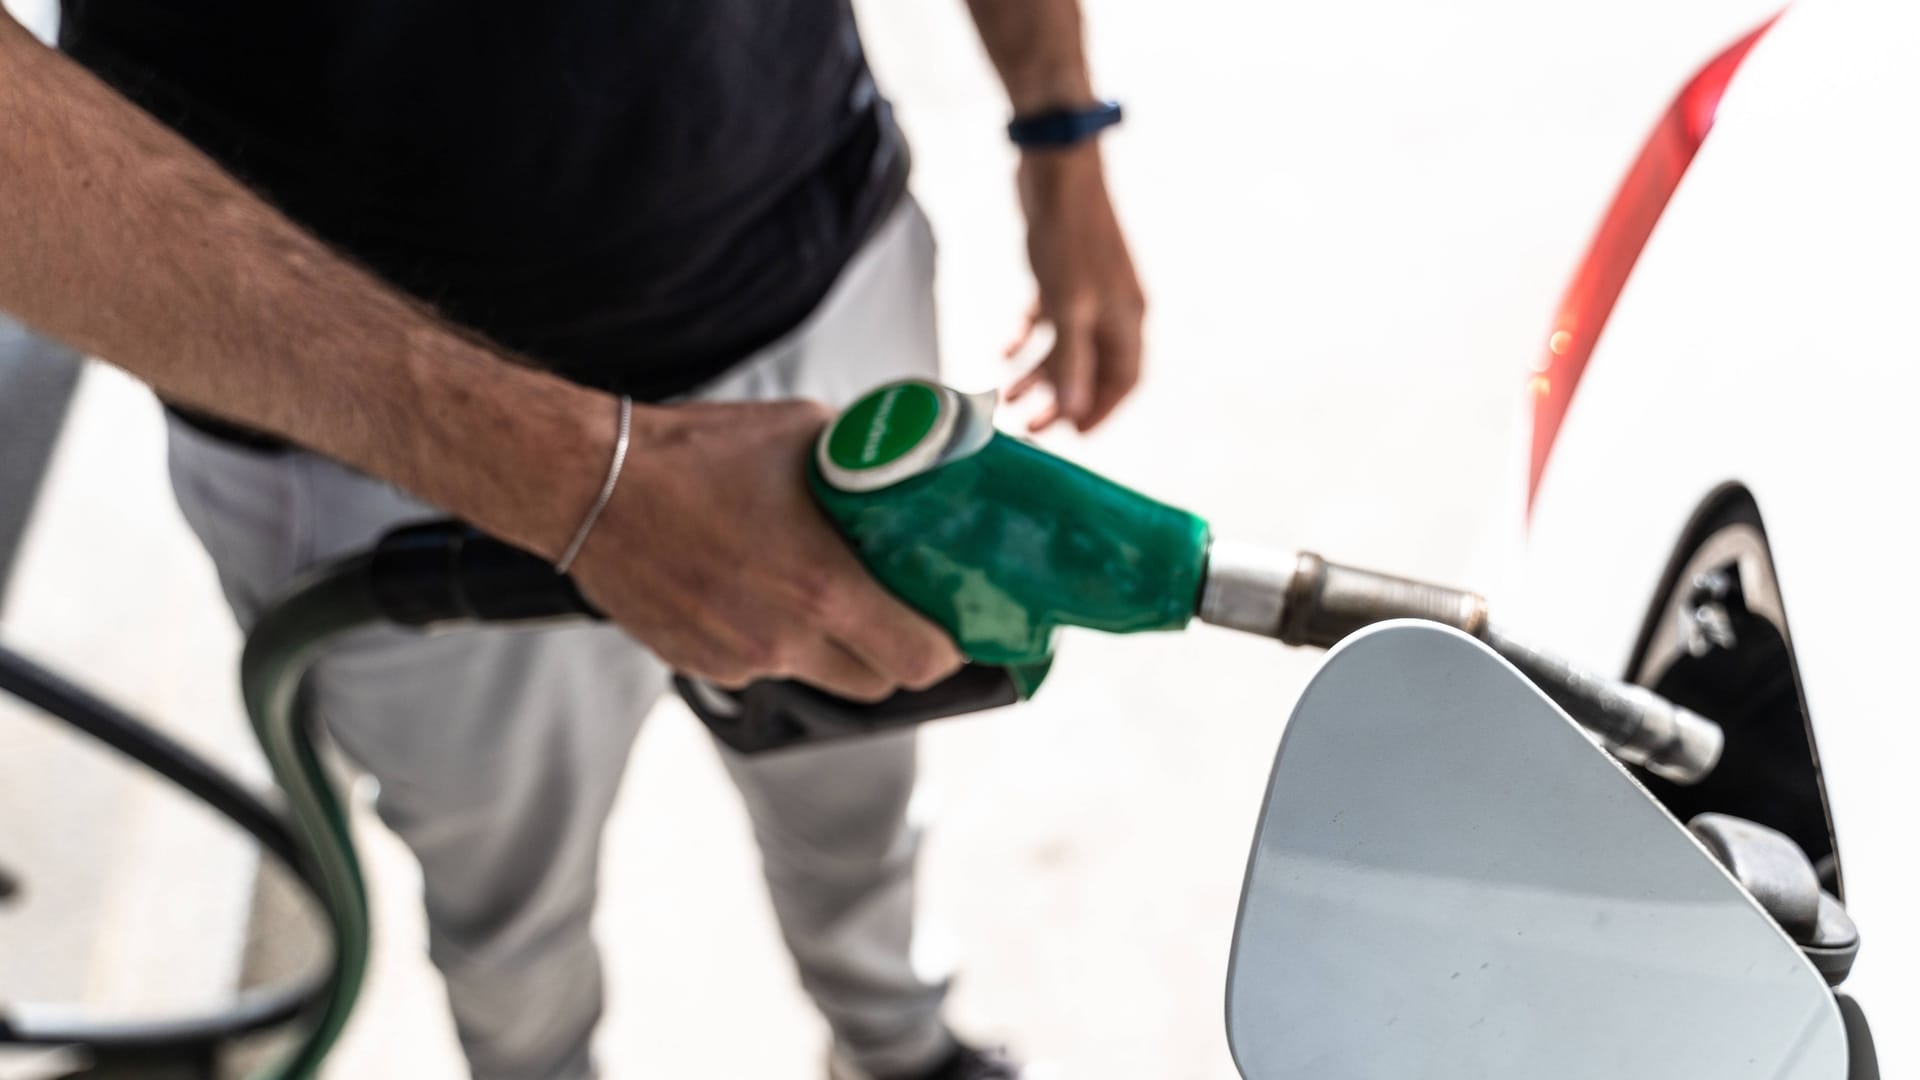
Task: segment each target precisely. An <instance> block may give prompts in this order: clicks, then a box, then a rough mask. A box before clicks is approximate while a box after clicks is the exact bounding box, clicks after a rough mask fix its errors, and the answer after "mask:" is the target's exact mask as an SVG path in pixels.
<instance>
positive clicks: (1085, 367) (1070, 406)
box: [967, 0, 1146, 431]
mask: <svg viewBox="0 0 1920 1080" xmlns="http://www.w3.org/2000/svg"><path fill="white" fill-rule="evenodd" d="M967 4H968V7H969V8H970V9H971V10H972V12H973V21H974V25H975V26H977V27H978V28H979V30H980V40H981V42H982V43H983V44H985V45H986V48H987V55H988V57H989V58H991V59H992V61H993V65H994V67H995V68H996V69H998V70H999V72H1000V78H1001V81H1002V82H1003V83H1005V84H1006V88H1007V97H1008V100H1009V101H1010V102H1011V103H1012V105H1013V111H1014V113H1015V115H1025V114H1029V113H1037V112H1044V111H1046V110H1048V109H1055V108H1063V107H1076V106H1084V105H1089V104H1092V103H1093V101H1094V100H1095V99H1094V94H1093V81H1092V79H1091V77H1090V76H1089V75H1088V73H1087V58H1086V50H1085V48H1084V46H1083V44H1082V41H1081V24H1080V3H1079V0H967ZM1018 182H1019V188H1020V203H1021V206H1022V207H1023V208H1024V209H1025V210H1026V215H1027V255H1028V259H1029V261H1030V262H1031V263H1032V265H1033V276H1034V280H1035V282H1036V284H1037V285H1038V286H1039V290H1040V295H1039V297H1038V298H1037V299H1036V300H1035V301H1034V306H1033V310H1032V312H1031V313H1030V314H1029V316H1028V320H1027V324H1026V326H1025V328H1024V329H1023V330H1022V331H1021V333H1020V334H1019V335H1018V336H1017V338H1016V340H1015V341H1014V342H1013V344H1011V345H1010V346H1008V349H1007V355H1008V356H1009V357H1011V356H1013V355H1014V354H1016V353H1018V352H1019V351H1020V350H1021V349H1022V348H1023V347H1024V346H1025V345H1026V342H1027V339H1028V337H1029V336H1030V335H1031V334H1032V332H1033V329H1034V327H1035V325H1036V324H1038V323H1039V322H1043V321H1044V322H1047V323H1050V324H1051V325H1052V327H1053V331H1054V343H1053V348H1052V350H1051V351H1050V352H1049V353H1048V355H1047V357H1046V359H1044V360H1043V361H1042V362H1041V364H1040V366H1039V367H1037V368H1035V369H1034V370H1033V371H1032V372H1031V373H1029V374H1028V375H1027V376H1026V377H1024V378H1022V379H1020V380H1019V381H1018V382H1016V383H1015V384H1014V385H1013V387H1012V389H1011V390H1010V391H1009V392H1008V397H1009V398H1019V397H1021V396H1022V395H1024V394H1026V393H1027V392H1028V391H1029V390H1031V389H1032V388H1033V387H1034V386H1036V385H1038V384H1039V383H1040V382H1042V381H1045V382H1048V383H1050V384H1051V385H1052V387H1053V395H1054V400H1053V403H1052V404H1051V405H1049V406H1048V407H1047V408H1046V409H1044V410H1043V411H1042V412H1041V413H1040V414H1039V415H1037V416H1036V417H1035V418H1034V420H1033V423H1032V425H1031V426H1032V428H1033V429H1034V430H1036V431H1038V430H1040V429H1041V428H1044V427H1047V426H1049V425H1051V424H1052V423H1054V422H1055V421H1056V420H1060V419H1065V420H1068V421H1070V422H1071V423H1073V425H1074V426H1075V427H1078V428H1079V429H1080V430H1082V431H1085V430H1087V429H1089V428H1091V427H1093V426H1094V425H1096V424H1098V423H1100V422H1101V421H1102V420H1105V419H1106V418H1107V416H1108V414H1109V413H1111V412H1112V411H1113V409H1114V407H1115V406H1117V405H1119V404H1120V401H1121V400H1122V399H1123V398H1125V397H1126V396H1127V394H1128V393H1129V392H1130V391H1131V390H1132V389H1133V387H1134V385H1135V384H1136V383H1137V382H1139V380H1140V338H1141V326H1142V322H1143V320H1144V318H1145V312H1146V299H1145V296H1144V294H1143V293H1142V292H1141V289H1140V279H1139V277H1138V276H1137V275H1136V274H1135V273H1134V269H1133V259H1132V256H1131V255H1129V254H1128V252H1127V243H1126V238H1125V237H1124V236H1123V235H1122V234H1121V231H1120V223H1119V220H1118V218H1117V217H1116V216H1115V215H1114V212H1113V203H1112V201H1111V200H1110V199H1109V198H1108V196H1107V184H1106V176H1105V173H1104V171H1103V167H1102V165H1101V160H1100V147H1099V145H1098V144H1097V143H1096V142H1094V141H1092V140H1089V141H1087V142H1084V143H1082V144H1080V145H1078V146H1075V147H1071V148H1068V149H1062V150H1029V151H1026V152H1024V153H1022V154H1021V157H1020V172H1019V178H1018Z"/></svg>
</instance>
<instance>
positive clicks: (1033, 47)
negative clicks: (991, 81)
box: [967, 0, 1093, 113]
mask: <svg viewBox="0 0 1920 1080" xmlns="http://www.w3.org/2000/svg"><path fill="white" fill-rule="evenodd" d="M967 6H968V7H969V8H970V9H972V11H973V22H974V25H975V26H977V27H978V28H979V30H980V40H981V42H982V43H983V44H985V45H986V47H987V56H988V57H989V58H990V59H991V60H992V61H993V66H994V68H995V69H996V70H998V71H999V72H1000V79H1001V81H1002V82H1003V83H1005V84H1006V87H1007V97H1008V99H1009V100H1010V101H1011V102H1012V104H1013V111H1014V112H1015V113H1031V112H1038V111H1041V110H1043V109H1049V108H1061V107H1066V106H1076V105H1085V104H1087V103H1088V102H1090V101H1092V100H1093V81H1092V79H1091V78H1090V77H1089V76H1088V74H1087V57H1086V49H1085V46H1084V45H1083V43H1082V41H1081V30H1080V0H967Z"/></svg>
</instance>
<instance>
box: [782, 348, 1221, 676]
mask: <svg viewBox="0 0 1920 1080" xmlns="http://www.w3.org/2000/svg"><path fill="white" fill-rule="evenodd" d="M901 385H903V384H893V387H892V388H897V387H899V386H901ZM906 385H910V386H913V387H914V388H915V389H918V387H919V386H930V385H931V384H906ZM889 389H891V388H890V387H882V388H881V389H879V390H876V391H874V392H873V393H872V394H869V395H868V396H867V397H866V398H864V399H862V401H861V402H860V403H857V404H855V405H854V406H853V407H852V408H850V409H848V410H847V412H846V413H844V414H842V417H841V420H838V421H836V422H835V424H834V425H830V426H829V428H828V430H827V431H826V432H825V433H823V435H822V436H821V438H822V440H831V439H832V438H833V436H834V433H835V429H836V427H838V426H839V425H841V424H842V423H844V422H846V421H847V420H848V418H850V417H852V418H856V419H858V420H861V421H862V422H864V421H866V420H870V419H871V418H872V413H873V408H872V404H873V402H874V401H875V399H876V398H878V397H879V396H880V395H882V394H884V393H886V392H887V391H888V390H889ZM889 401H891V399H889ZM956 405H958V406H961V407H965V405H966V399H964V398H960V397H959V396H958V395H952V394H951V393H950V392H949V397H948V404H947V406H946V407H954V406H956ZM902 411H904V410H902ZM921 419H922V418H921V417H918V416H916V417H915V418H914V421H915V424H916V429H917V428H918V427H920V426H921V424H920V421H921ZM881 422H882V423H883V424H884V422H885V420H884V418H883V419H882V421H881ZM984 422H985V421H984V420H982V423H984ZM856 434H858V433H856ZM842 441H843V443H845V442H847V441H849V440H847V438H846V433H844V432H843V439H842ZM873 441H875V440H869V443H870V444H871V443H872V442H873ZM976 441H978V440H976ZM825 445H826V443H825V442H824V441H823V451H824V447H825ZM821 456H825V454H824V452H823V453H822V455H821ZM808 474H809V479H810V481H811V483H812V487H813V492H814V495H815V497H816V498H817V499H818V501H819V504H820V506H821V508H822V509H823V510H824V511H825V512H826V515H827V517H828V518H829V519H831V520H832V522H833V523H834V524H835V525H836V526H838V528H839V529H840V532H841V533H842V534H843V535H844V536H845V537H846V539H847V541H848V542H849V543H850V544H851V545H852V546H853V548H854V550H855V551H856V552H858V553H859V555H860V558H861V559H862V561H864V562H865V564H866V566H867V568H868V570H870V571H871V572H872V573H873V575H874V576H875V577H876V578H878V579H879V580H880V581H881V582H882V583H883V584H885V585H886V586H887V587H888V588H890V589H892V590H893V591H894V592H895V593H896V594H898V595H899V596H900V597H901V598H902V599H904V600H905V601H906V602H907V603H908V604H910V605H912V606H913V607H914V608H916V609H918V610H919V611H920V612H922V613H923V614H925V615H927V616H928V617H929V618H931V619H933V620H934V621H935V622H937V623H939V624H940V625H941V626H943V627H945V628H946V629H947V631H948V632H949V633H951V634H952V635H953V638H954V640H955V642H957V643H958V644H959V646H960V649H961V651H962V652H964V653H966V655H967V656H968V657H969V658H970V659H972V660H973V661H975V662H977V663H983V664H992V665H997V666H1002V667H1006V668H1008V669H1010V671H1011V672H1012V674H1013V678H1014V682H1015V685H1016V686H1017V687H1018V688H1019V690H1020V693H1021V696H1022V697H1029V696H1031V695H1032V694H1033V692H1034V690H1036V689H1038V687H1039V685H1040V682H1041V680H1042V679H1044V678H1045V677H1046V673H1047V670H1048V667H1049V666H1050V665H1051V663H1052V660H1053V645H1054V637H1055V635H1056V633H1057V632H1058V630H1059V629H1060V628H1061V627H1063V626H1083V627H1087V628H1090V629H1094V630H1102V631H1106V632H1109V633H1121V634H1124V633H1136V632H1141V631H1147V630H1178V629H1181V628H1183V627H1185V626H1186V625H1187V623H1188V622H1189V621H1190V620H1191V619H1192V618H1193V616H1194V612H1195V610H1196V608H1197V607H1198V605H1199V598H1200V589H1201V585H1202V579H1203V577H1204V574H1205V572H1206V560H1207V544H1208V528H1207V523H1206V522H1205V521H1203V520H1201V519H1200V518H1198V517H1196V516H1194V515H1193V514H1190V513H1188V512H1186V511H1184V510H1180V509H1177V508H1175V507H1171V506H1168V505H1166V504H1164V503H1160V502H1156V501H1155V500H1153V499H1150V498H1147V497H1146V496H1144V495H1141V494H1139V493H1138V492H1135V491H1131V490H1129V489H1127V488H1125V487H1122V486H1120V485H1119V484H1116V483H1114V482H1112V481H1111V480H1108V479H1106V478H1105V477H1102V476H1099V475H1096V474H1095V473H1092V472H1089V471H1088V470H1086V469H1083V468H1081V467H1080V466H1078V465H1075V464H1073V463H1072V462H1069V461H1067V460H1065V459H1063V458H1060V457H1056V456H1055V455H1053V454H1050V453H1048V452H1047V451H1045V450H1042V449H1040V448H1039V447H1037V446H1034V445H1033V444H1031V443H1028V442H1025V441H1023V440H1020V439H1015V438H1011V437H1009V436H1007V435H1005V434H1002V433H1000V432H998V431H995V432H993V433H992V436H991V437H990V438H987V439H985V440H984V441H983V442H980V444H979V445H978V447H977V448H969V450H968V452H963V453H961V454H959V455H957V456H949V457H948V458H946V459H945V460H941V461H939V462H938V463H936V464H933V465H932V466H931V467H929V468H927V469H926V470H925V471H922V472H920V473H918V474H917V475H913V476H909V477H907V478H906V479H902V480H898V481H897V482H894V483H891V484H889V485H887V486H885V487H881V488H879V489H878V490H873V491H864V492H862V491H850V490H845V489H843V488H841V487H836V486H835V485H834V484H832V483H830V482H829V481H828V479H827V477H826V476H825V475H823V473H822V469H821V465H820V462H819V460H817V459H810V460H809V465H808Z"/></svg>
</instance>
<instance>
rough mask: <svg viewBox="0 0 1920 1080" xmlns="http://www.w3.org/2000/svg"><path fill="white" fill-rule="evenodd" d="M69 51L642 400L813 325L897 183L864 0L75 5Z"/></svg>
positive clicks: (426, 287) (240, 167) (410, 272)
mask: <svg viewBox="0 0 1920 1080" xmlns="http://www.w3.org/2000/svg"><path fill="white" fill-rule="evenodd" d="M61 47H62V48H63V49H64V50H65V51H66V52H67V53H68V54H70V55H71V56H73V57H74V58H75V59H76V60H78V61H79V62H81V63H82V64H85V65H86V66H87V67H89V68H91V69H92V70H93V71H95V72H96V73H98V74H99V75H100V76H101V77H103V78H105V79H106V80H107V81H108V82H109V83H111V84H112V85H113V86H115V87H116V88H117V89H119V90H120V91H121V92H122V93H124V94H126V95H127V96H128V97H130V98H131V99H133V100H134V101H135V102H137V103H139V104H140V105H141V106H143V107H145V108H146V109H147V110H149V111H150V112H152V113H153V114H154V115H155V116H157V117H158V118H160V119H161V120H162V121H164V122H165V123H167V124H169V125H171V126H172V127H174V128H176V129H177V130H179V131H180V132H181V133H182V134H184V135H185V136H187V137H188V138H189V139H191V140H193V141H194V142H195V143H196V144H198V145H199V146H200V147H201V148H202V149H204V150H205V151H206V152H207V153H209V154H210V155H211V156H213V157H214V158H215V159H217V160H218V161H220V162H221V163H222V164H223V165H224V166H226V167H227V168H228V169H229V170H231V171H232V172H233V173H234V174H235V175H237V176H239V177H240V178H241V179H242V180H244V181H246V182H247V183H248V184H250V185H252V186H253V187H254V188H255V189H256V190H258V191H260V192H261V193H262V194H264V195H265V196H266V197H267V198H269V199H270V200H272V201H273V202H274V203H275V204H276V205H277V206H279V207H280V208H281V209H282V210H283V211H285V212H286V213H287V214H288V215H289V216H291V217H292V218H293V219H294V220H296V221H298V222H300V223H301V224H303V225H305V226H306V227H307V228H309V229H311V230H313V231H314V232H315V233H316V234H318V235H319V236H320V237H322V238H323V239H325V240H326V241H328V242H329V243H331V244H332V245H334V246H335V247H336V248H337V249H339V250H342V251H344V252H346V253H348V254H350V255H351V256H353V257H354V258H356V259H358V260H359V261H360V262H361V263H363V264H364V265H367V266H369V267H370V268H372V269H373V270H374V271H375V272H377V273H379V274H380V275H381V276H383V277H384V278H386V279H387V280H389V281H391V282H392V283H394V284H395V285H398V286H399V287H401V288H403V289H405V290H406V291H408V292H410V293H412V294H414V295H415V296H418V297H420V298H421V299H423V300H426V301H428V302H429V303H431V304H433V305H434V306H435V307H436V308H437V309H438V310H440V311H441V312H443V313H445V314H446V315H447V316H448V317H450V318H452V319H454V320H455V321H457V322H459V323H462V324H464V325H466V326H469V327H471V328H473V329H476V330H479V331H481V332H482V333H484V334H486V335H488V336H489V337H491V338H493V339H494V340H496V341H498V342H500V343H501V344H503V345H505V346H507V347H509V348H512V349H515V350H518V351H520V352H523V353H525V354H527V355H528V356H530V357H532V358H533V359H535V360H536V361H538V362H540V363H543V364H546V365H549V366H551V367H552V368H553V369H555V370H557V371H559V372H561V373H563V374H565V375H567V376H568V377H570V378H574V379H577V380H579V381H581V382H585V383H588V384H591V385H594V386H599V387H602V388H605V389H609V390H615V391H621V392H627V393H632V394H633V395H634V396H635V397H638V398H641V399H643V400H657V399H659V398H662V397H665V396H668V395H671V394H674V393H677V392H680V391H683V390H687V389H690V388H692V387H694V386H696V385H698V384H699V383H701V382H703V381H706V380H707V379H709V378H711V377H713V376H714V375H716V374H718V373H720V372H721V371H723V370H724V369H725V368H727V367H728V366H729V365H731V364H733V363H734V362H736V361H738V360H740V359H741V358H743V357H744V356H746V355H747V354H748V353H750V352H752V351H753V350H754V349H756V348H758V347H760V346H762V345H765V344H767V343H768V342H770V341H772V340H773V339H775V338H777V337H779V336H780V335H781V334H782V333H784V332H786V331H787V330H789V329H791V328H792V327H793V326H795V325H796V324H798V323H799V322H800V321H801V320H802V319H803V318H804V317H805V316H806V314H807V312H808V311H810V310H811V309H812V308H813V307H814V305H815V304H817V303H818V302H819V300H820V299H821V297H822V296H824V295H825V293H826V291H827V289H828V288H829V287H830V286H831V285H832V283H833V280H834V278H835V276H836V275H838V274H839V272H840V270H841V268H842V267H843V266H845V264H846V262H847V260H848V259H849V258H850V257H851V256H852V254H853V253H854V252H855V251H856V250H858V248H859V247H860V244H861V243H862V242H863V241H864V240H865V239H866V237H867V236H868V234H869V233H870V232H871V231H872V230H873V228H874V227H875V226H876V225H877V224H878V223H879V222H880V220H881V219H882V218H884V216H885V215H886V214H887V212H888V211H889V210H890V209H892V208H893V206H894V205H895V204H896V203H897V202H898V200H899V198H900V195H901V193H902V192H903V191H904V190H905V186H906V171H907V162H906V151H905V147H904V144H903V143H902V142H901V140H900V137H899V135H898V133H897V131H896V129H895V128H894V126H893V123H892V119H891V117H890V114H889V112H888V109H887V106H886V103H885V101H883V100H882V99H881V98H880V97H879V95H878V94H877V93H876V92H875V90H874V87H873V83H872V80H871V78H870V76H869V75H868V72H867V67H866V61H865V57H864V56H863V54H862V52H861V47H860V40H859V36H858V34H857V32H856V30H855V27H854V20H853V13H852V11H851V9H850V7H849V3H848V0H533V2H530V0H66V2H65V12H64V19H63V23H62V30H61Z"/></svg>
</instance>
